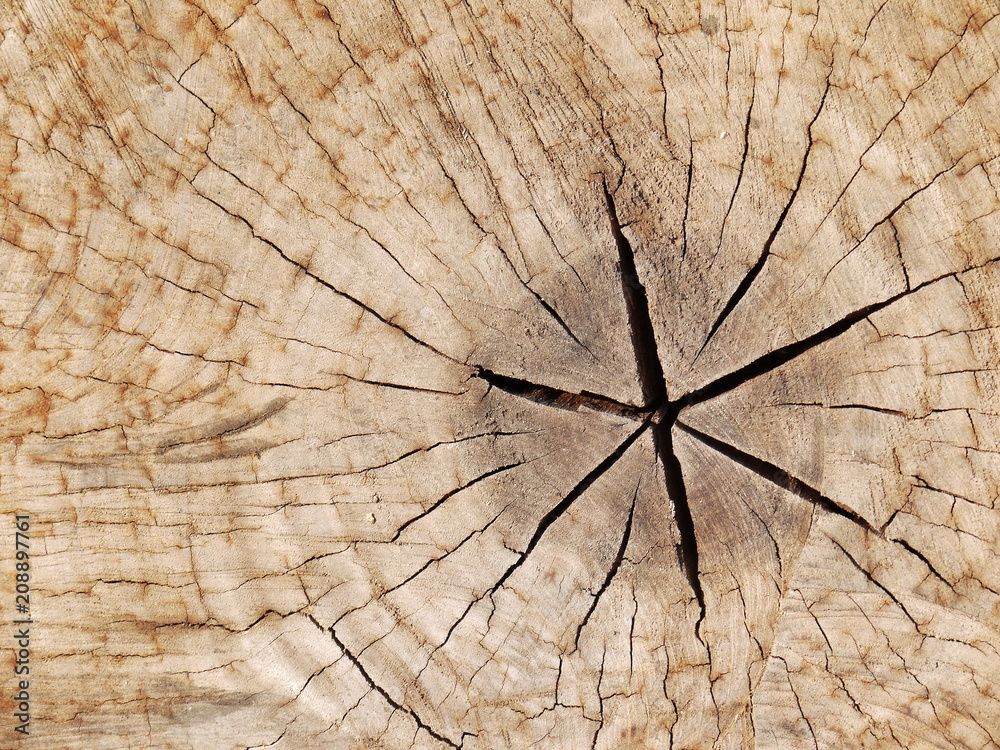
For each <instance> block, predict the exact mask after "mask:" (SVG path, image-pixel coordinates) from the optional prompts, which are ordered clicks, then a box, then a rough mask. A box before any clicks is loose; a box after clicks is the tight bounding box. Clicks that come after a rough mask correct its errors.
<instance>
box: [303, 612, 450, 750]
mask: <svg viewBox="0 0 1000 750" xmlns="http://www.w3.org/2000/svg"><path fill="white" fill-rule="evenodd" d="M310 619H312V618H310ZM313 622H314V623H315V620H313ZM316 624H317V625H318V623H316ZM320 627H322V626H320ZM323 629H324V630H326V631H327V632H328V633H329V634H330V637H331V638H332V639H333V642H334V643H335V644H337V648H339V649H340V650H341V651H342V652H343V654H344V656H346V657H347V660H348V661H350V662H351V664H353V665H354V667H355V668H356V669H357V670H358V672H360V673H361V676H362V677H363V678H364V680H365V682H367V683H368V686H369V687H370V688H371V689H372V690H374V691H375V692H376V693H378V694H379V695H381V696H382V699H383V700H385V702H386V703H388V704H389V705H390V706H392V707H393V708H394V709H395V710H396V711H400V712H402V713H404V714H406V715H407V716H409V717H410V718H411V719H413V721H414V722H415V723H416V725H417V726H418V727H420V728H421V729H423V730H424V731H425V732H427V734H429V735H430V736H431V737H433V738H434V739H436V740H437V741H438V742H443V743H444V744H446V745H447V746H448V747H454V748H460V747H461V745H459V744H456V743H454V742H452V741H451V740H449V739H448V738H447V737H445V736H444V735H442V734H439V733H438V732H435V731H434V730H433V729H432V728H431V727H429V726H428V725H427V724H426V723H424V721H423V720H422V719H421V718H420V717H419V716H418V715H417V713H416V712H415V711H414V710H413V709H411V708H409V707H407V706H404V705H403V704H402V703H400V702H398V701H397V700H395V699H394V698H393V697H392V696H391V695H389V692H388V691H387V690H386V689H385V688H383V687H382V686H381V685H379V684H378V683H376V682H375V680H373V679H372V678H371V675H369V674H368V670H366V669H365V668H364V666H363V665H362V664H361V662H360V661H359V660H358V658H357V657H356V656H354V654H352V653H351V652H350V651H349V650H348V649H347V646H346V644H344V643H343V642H342V641H341V640H340V639H339V638H338V637H337V634H336V633H335V632H334V630H333V628H323Z"/></svg>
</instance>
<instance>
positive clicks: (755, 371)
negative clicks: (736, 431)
mask: <svg viewBox="0 0 1000 750" xmlns="http://www.w3.org/2000/svg"><path fill="white" fill-rule="evenodd" d="M997 261H1000V258H991V259H990V260H988V261H986V262H985V263H982V264H980V265H978V266H973V267H972V268H967V269H965V270H964V271H952V272H950V273H946V274H942V275H941V276H937V277H935V278H933V279H928V280H927V281H925V282H923V283H922V284H918V285H917V286H915V287H912V288H909V289H904V290H903V291H902V292H899V293H898V294H894V295H893V296H892V297H889V298H888V299H885V300H882V301H881V302H876V303H874V304H871V305H867V306H865V307H862V308H860V309H858V310H855V311H854V312H852V313H849V314H848V315H846V316H844V317H843V318H841V319H840V320H838V321H837V322H836V323H833V324H831V325H829V326H827V327H826V328H824V329H822V330H820V331H817V332H816V333H814V334H812V335H811V336H806V337H805V338H804V339H800V340H799V341H795V342H793V343H791V344H786V345H785V346H782V347H780V348H778V349H774V350H772V351H770V352H768V353H767V354H764V355H762V356H760V357H758V358H757V359H755V360H754V361H753V362H750V363H749V364H746V365H744V366H743V367H741V368H739V369H738V370H734V371H733V372H730V373H728V374H727V375H723V376H722V377H720V378H717V379H716V380H713V381H712V382H711V383H708V384H706V385H703V386H702V387H701V388H698V389H697V390H694V391H692V392H691V393H689V394H688V395H687V396H684V397H682V398H681V399H680V401H682V402H684V404H685V405H691V404H700V403H702V402H704V401H708V400H710V399H713V398H715V397H716V396H721V395H722V394H724V393H728V392H729V391H731V390H733V389H735V388H739V387H740V386H741V385H743V384H744V383H746V382H748V381H750V380H753V379H754V378H757V377H760V376H761V375H765V374H767V373H769V372H771V371H772V370H776V369H777V368H779V367H781V366H782V365H784V364H786V363H787V362H790V361H791V360H793V359H795V358H796V357H798V356H799V355H800V354H803V353H805V352H807V351H809V350H810V349H812V348H814V347H817V346H819V345H820V344H825V343H826V342H827V341H830V340H831V339H834V338H836V337H837V336H839V335H840V334H842V333H844V332H845V331H847V330H848V329H849V328H851V327H852V326H854V325H855V324H856V323H859V322H861V321H862V320H865V319H866V318H868V317H870V316H872V315H874V314H875V313H877V312H879V311H880V310H884V309H885V308H887V307H889V306H890V305H892V304H894V303H896V302H898V301H899V300H901V299H903V298H904V297H908V296H910V295H912V294H915V293H916V292H919V291H920V290H922V289H924V288H925V287H928V286H930V285H931V284H936V283H937V282H939V281H943V280H944V279H950V278H955V277H956V276H958V274H959V273H966V272H968V271H973V270H977V269H980V268H984V267H985V266H987V265H990V264H991V263H996V262H997Z"/></svg>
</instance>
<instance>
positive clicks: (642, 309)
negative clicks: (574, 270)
mask: <svg viewBox="0 0 1000 750" xmlns="http://www.w3.org/2000/svg"><path fill="white" fill-rule="evenodd" d="M604 199H605V200H606V201H607V204H608V217H609V218H610V219H611V234H612V236H613V237H614V238H615V244H616V245H617V246H618V264H619V268H620V270H621V277H622V291H623V292H624V293H625V309H626V310H627V312H628V324H629V331H630V332H631V336H632V348H633V350H634V351H635V363H636V367H637V368H638V370H639V383H640V385H641V386H642V395H643V398H644V399H645V402H646V404H647V405H650V406H653V405H654V404H657V403H658V402H662V401H663V400H664V399H665V398H666V395H667V384H666V381H665V380H664V377H663V366H662V365H661V364H660V358H659V356H658V355H657V352H656V335H655V334H654V332H653V322H652V319H651V318H650V315H649V300H648V299H647V297H646V287H644V286H643V285H642V282H641V281H639V274H638V273H637V272H636V270H635V253H633V251H632V245H631V244H630V243H629V241H628V240H627V239H626V238H625V235H624V234H622V227H621V222H620V221H619V220H618V211H617V210H616V208H615V201H614V198H613V197H612V195H611V192H610V191H609V190H608V183H607V181H605V182H604Z"/></svg>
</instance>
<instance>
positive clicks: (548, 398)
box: [475, 367, 652, 420]
mask: <svg viewBox="0 0 1000 750" xmlns="http://www.w3.org/2000/svg"><path fill="white" fill-rule="evenodd" d="M475 377H477V378H480V379H481V380H485V381H486V382H487V383H489V384H490V385H491V386H493V387H494V388H498V389H499V390H501V391H503V392H504V393H509V394H511V395H513V396H520V397H521V398H525V399H527V400H529V401H534V402H535V403H538V404H544V405H546V406H554V407H556V408H559V409H568V410H570V411H578V410H579V409H581V408H584V407H586V408H588V409H593V410H594V411H599V412H604V413H607V414H615V415H618V416H621V417H627V418H628V419H634V420H640V419H645V418H646V417H648V416H649V414H650V413H651V411H652V410H651V409H649V408H642V407H638V406H632V405H631V404H624V403H622V402H620V401H615V400H614V399H612V398H608V397H607V396H602V395H600V394H597V393H591V392H589V391H581V392H580V393H571V392H569V391H563V390H560V389H558V388H552V387H551V386H547V385H539V384H538V383H532V382H531V381H528V380H521V379H520V378H514V377H511V376H510V375H501V374H500V373H497V372H493V371H492V370H488V369H486V368H485V367H477V368H476V370H475Z"/></svg>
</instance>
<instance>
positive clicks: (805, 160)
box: [695, 78, 830, 359]
mask: <svg viewBox="0 0 1000 750" xmlns="http://www.w3.org/2000/svg"><path fill="white" fill-rule="evenodd" d="M828 93H830V79H829V78H827V79H826V88H825V89H824V90H823V97H822V98H821V99H820V101H819V107H818V108H817V109H816V114H815V115H814V116H813V119H812V121H811V122H810V123H809V128H808V130H807V133H806V134H807V136H808V139H809V142H808V143H807V145H806V152H805V155H804V156H803V157H802V168H801V169H800V170H799V177H798V179H797V180H796V182H795V187H794V188H792V194H791V195H790V196H789V197H788V201H787V202H786V203H785V207H784V209H783V210H782V211H781V214H780V215H779V216H778V221H777V222H776V223H775V225H774V229H772V230H771V234H770V235H769V236H768V238H767V240H766V241H765V242H764V247H763V249H762V250H761V253H760V257H759V258H758V259H757V262H756V263H755V264H754V265H753V267H752V268H751V269H750V270H749V271H747V274H746V276H744V277H743V280H742V281H741V282H740V284H739V286H737V287H736V291H734V292H733V294H732V296H731V297H730V298H729V301H728V302H727V303H726V306H725V307H724V308H722V312H720V313H719V317H717V318H716V319H715V323H713V324H712V328H711V329H710V330H709V332H708V337H707V338H706V339H705V343H704V344H702V345H701V349H699V350H698V354H697V356H695V359H698V357H700V356H701V353H702V352H703V351H705V347H706V346H708V342H709V341H711V340H712V337H713V336H714V335H715V333H716V331H718V330H719V328H720V327H721V326H722V324H723V323H724V322H725V321H726V318H728V317H729V314H730V313H731V312H732V311H733V310H734V309H735V308H736V305H738V304H739V303H740V301H741V300H742V299H743V297H744V296H745V295H746V293H747V292H748V291H749V290H750V287H751V286H752V285H753V282H754V281H755V280H756V279H757V276H758V275H759V274H760V272H761V271H762V270H763V269H764V264H765V263H766V262H767V259H768V257H769V256H770V255H771V245H773V244H774V240H775V239H776V238H777V236H778V234H779V233H780V232H781V228H782V227H783V226H784V224H785V217H787V216H788V212H789V211H790V210H791V208H792V204H793V203H794V202H795V198H796V196H798V194H799V189H800V188H801V187H802V178H803V177H804V176H805V173H806V167H807V166H808V165H809V155H810V154H811V153H812V147H813V134H812V129H813V125H815V124H816V120H818V119H819V116H820V113H821V112H822V111H823V105H824V104H826V95H827V94H828ZM749 122H750V113H749V112H748V113H747V123H748V124H749ZM734 196H735V193H734Z"/></svg>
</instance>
